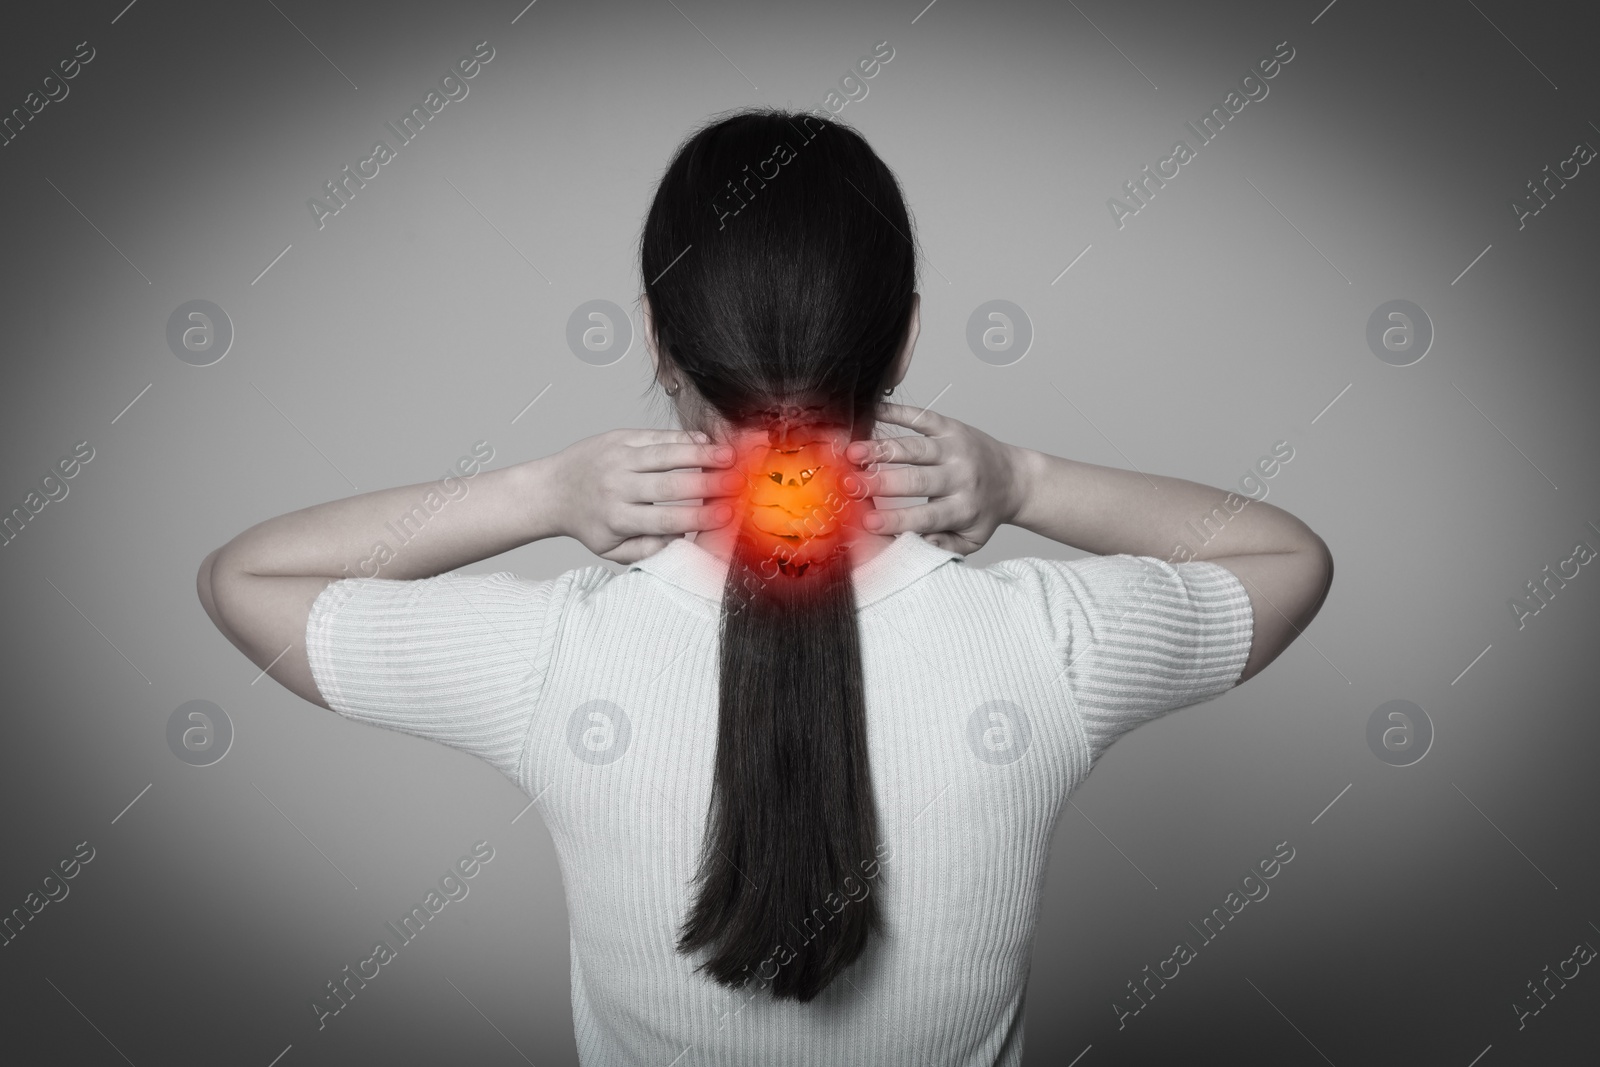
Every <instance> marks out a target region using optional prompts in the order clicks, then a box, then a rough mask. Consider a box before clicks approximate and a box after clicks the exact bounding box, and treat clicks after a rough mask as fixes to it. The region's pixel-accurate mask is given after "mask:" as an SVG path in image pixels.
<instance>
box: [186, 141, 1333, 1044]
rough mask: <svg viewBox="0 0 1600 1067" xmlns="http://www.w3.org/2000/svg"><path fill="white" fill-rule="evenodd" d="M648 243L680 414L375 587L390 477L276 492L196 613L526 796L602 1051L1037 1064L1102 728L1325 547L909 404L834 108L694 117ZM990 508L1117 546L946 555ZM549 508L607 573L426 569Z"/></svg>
mask: <svg viewBox="0 0 1600 1067" xmlns="http://www.w3.org/2000/svg"><path fill="white" fill-rule="evenodd" d="M641 253H642V256H641V260H642V261H641V268H642V270H641V273H642V278H643V281H644V289H645V293H644V297H645V304H644V312H645V319H646V326H647V328H646V336H647V339H648V341H649V346H650V353H651V357H652V361H653V364H654V367H655V372H656V376H657V380H658V381H659V382H660V383H661V384H662V386H663V389H664V391H665V393H666V394H667V395H668V396H669V397H671V398H672V401H673V403H674V407H675V409H676V410H675V414H676V417H677V419H678V420H679V421H680V423H681V424H682V425H683V426H684V427H685V431H683V432H675V431H612V432H610V433H607V434H602V435H598V436H597V437H594V438H589V439H586V440H585V441H581V442H578V443H577V444H575V445H573V446H572V447H571V448H569V449H566V450H564V451H563V452H562V453H559V454H558V455H557V456H554V457H547V458H545V459H543V460H535V461H529V462H528V463H526V464H519V465H515V466H513V467H509V468H505V469H504V470H503V471H494V472H486V473H485V474H484V475H480V477H481V478H484V479H485V481H484V482H482V483H480V485H479V487H478V488H476V489H475V490H474V493H473V494H472V496H470V497H468V498H466V499H464V500H463V501H462V502H461V504H460V505H458V506H457V508H456V509H455V511H454V512H453V513H450V514H449V515H448V516H447V515H446V514H445V513H441V515H440V516H439V518H438V519H436V520H435V521H436V522H438V523H440V525H445V524H446V523H448V526H447V527H446V529H445V530H444V531H443V533H441V534H440V535H439V536H438V537H437V538H436V539H435V540H433V541H431V542H430V544H432V545H433V546H434V547H433V548H432V549H430V550H427V551H424V552H420V553H417V554H415V555H412V556H410V557H408V558H407V559H406V560H404V561H400V566H398V567H396V568H394V569H392V570H391V572H390V573H389V575H388V576H385V577H364V578H340V577H338V571H336V570H332V569H331V568H332V566H333V564H332V561H335V560H338V559H342V558H349V555H348V554H343V553H345V549H346V547H347V546H348V545H349V544H359V543H360V542H361V538H362V536H363V534H364V532H365V531H364V527H363V523H367V522H370V521H372V518H371V517H373V516H378V515H383V514H388V512H386V511H384V510H383V508H382V507H381V506H378V505H380V504H381V503H382V500H381V498H382V497H383V496H384V494H383V493H379V494H365V495H364V496H363V497H356V498H351V499H350V500H348V501H336V502H333V503H331V504H325V505H319V506H318V507H316V508H310V509H306V510H304V511H302V512H297V513H295V514H294V515H292V516H285V517H282V518H280V519H275V520H271V521H269V522H268V523H263V524H260V525H259V526H257V527H254V528H252V530H250V531H246V533H244V534H241V535H240V537H239V538H236V539H235V540H234V541H233V542H230V544H229V545H227V546H224V548H223V549H220V550H218V552H216V553H213V554H212V556H210V557H208V558H207V560H206V561H205V563H204V564H203V565H202V569H201V580H200V594H201V599H202V602H203V603H205V604H206V607H207V610H208V612H210V613H211V614H212V617H213V618H214V619H216V620H217V621H218V625H219V627H221V628H222V629H223V631H224V633H225V634H227V635H228V636H229V637H230V639H232V640H233V641H234V642H235V644H237V645H239V647H240V648H242V649H244V650H245V651H246V653H247V654H248V655H250V656H251V658H252V659H256V660H257V662H259V663H262V664H266V663H267V661H268V660H269V659H271V657H272V656H273V655H278V656H279V657H280V659H279V660H273V661H272V662H273V674H274V676H275V677H277V678H278V679H279V681H281V682H283V684H285V685H286V686H288V687H290V688H291V689H293V690H295V691H296V692H298V693H300V694H301V695H302V696H305V697H306V698H307V699H308V700H312V701H313V702H315V703H318V704H321V705H322V706H324V707H329V708H331V709H332V710H335V711H337V712H339V713H340V714H343V715H345V716H347V717H349V718H352V719H355V720H357V721H361V722H367V723H371V724H375V725H380V726H385V727H388V728H392V729H397V730H402V731H405V732H408V733H412V734H416V735H418V736H422V737H427V738H431V739H434V740H437V741H440V742H442V743H444V744H448V745H452V746H454V747H457V748H460V749H463V750H465V751H468V752H470V753H473V754H474V755H477V756H479V757H480V758H482V759H484V760H486V761H487V762H489V763H491V764H492V765H493V766H495V767H496V768H497V769H499V770H500V771H501V772H502V773H504V774H505V775H507V776H508V777H509V778H510V779H511V780H512V781H513V782H515V783H516V785H517V786H518V787H519V788H520V789H521V790H523V791H524V792H525V793H527V795H528V796H529V797H530V798H532V805H533V806H534V807H536V808H537V810H538V811H539V812H540V814H541V815H542V817H543V818H544V820H545V823H546V825H547V826H548V828H549V830H550V833H551V836H552V839H553V840H554V842H555V846H556V849H557V853H558V855H559V858H560V862H561V869H562V878H563V883H564V885H565V887H566V895H567V904H568V910H569V914H570V918H571V925H572V990H573V1012H574V1022H575V1026H576V1029H577V1043H578V1049H579V1055H580V1058H581V1059H582V1061H583V1062H584V1063H585V1064H624V1063H627V1064H632V1063H659V1064H663V1065H666V1064H676V1063H684V1064H688V1063H707V1064H710V1063H715V1064H749V1063H762V1064H796V1065H800V1064H807V1065H810V1064H817V1063H829V1064H837V1063H860V1064H900V1063H904V1064H924V1063H937V1064H973V1065H980V1064H982V1065H987V1064H1015V1063H1018V1062H1020V1059H1021V1054H1022V1044H1023V1041H1022V1039H1023V1004H1024V994H1025V990H1026V983H1027V973H1028V963H1029V958H1030V955H1031V951H1032V942H1033V933H1034V927H1035V922H1036V919H1037V917H1038V914H1039V905H1040V899H1041V896H1040V895H1041V890H1042V888H1043V878H1044V872H1045V868H1046V861H1047V853H1048V847H1049V842H1050V839H1051V835H1052V831H1053V828H1054V825H1055V821H1056V819H1057V818H1058V816H1059V815H1060V813H1061V811H1062V809H1063V807H1064V805H1065V803H1066V799H1067V797H1068V796H1069V795H1070V794H1071V793H1072V791H1073V789H1075V788H1076V787H1077V786H1078V784H1080V783H1081V782H1082V781H1083V779H1084V778H1085V776H1087V775H1088V773H1089V771H1090V768H1091V767H1092V766H1093V765H1094V763H1095V761H1096V760H1097V759H1098V758H1099V756H1100V755H1101V754H1102V753H1103V752H1104V751H1105V750H1106V748H1107V747H1108V746H1109V745H1110V744H1111V743H1112V742H1113V741H1114V740H1115V739H1116V738H1117V737H1118V736H1120V735H1121V734H1122V733H1124V732H1126V731H1127V730H1128V729H1131V728H1132V727H1133V726H1135V725H1137V724H1138V723H1140V722H1143V721H1147V720H1149V719H1151V718H1153V717H1155V716H1158V715H1160V714H1163V713H1165V712H1168V711H1171V710H1173V709H1176V708H1179V707H1183V706H1185V705H1189V704H1193V703H1196V702H1198V701H1202V700H1206V699H1209V698H1211V697H1214V696H1216V695H1218V694H1220V693H1222V692H1224V691H1226V690H1227V689H1229V688H1231V687H1232V686H1234V685H1236V684H1238V683H1239V682H1240V681H1242V680H1244V679H1245V678H1247V677H1250V676H1251V675H1253V674H1254V673H1255V672H1257V671H1259V670H1260V669H1261V668H1262V667H1264V666H1265V665H1266V664H1267V663H1269V662H1270V661H1271V660H1272V659H1273V658H1274V657H1276V656H1277V655H1278V653H1279V652H1281V651H1282V649H1283V648H1284V647H1285V646H1286V645H1287V644H1288V643H1289V642H1290V641H1292V640H1293V638H1294V636H1295V635H1296V634H1297V633H1298V632H1299V630H1300V629H1301V628H1303V627H1304V626H1305V625H1306V624H1307V623H1309V621H1310V619H1311V617H1312V616H1313V615H1314V614H1315V613H1316V611H1317V609H1318V607H1319V606H1320V604H1321V601H1322V599H1323V597H1324V596H1325V595H1326V592H1327V589H1328V585H1329V582H1330V581H1331V558H1330V557H1329V555H1328V552H1327V549H1326V546H1324V545H1323V544H1322V542H1321V541H1320V539H1318V538H1317V537H1316V535H1315V534H1313V533H1311V531H1310V530H1308V529H1306V528H1305V527H1304V525H1303V524H1302V523H1300V522H1299V521H1298V520H1296V519H1294V518H1293V516H1290V515H1288V514H1287V513H1285V512H1283V511H1281V510H1279V509H1277V508H1273V507H1270V506H1268V505H1266V504H1263V503H1256V502H1249V503H1250V507H1248V508H1246V507H1244V504H1245V503H1247V502H1244V501H1241V502H1240V504H1239V506H1238V507H1235V506H1233V504H1232V503H1231V501H1232V500H1236V499H1239V498H1235V497H1232V496H1231V495H1229V494H1223V493H1222V492H1221V491H1220V490H1214V489H1210V488H1208V487H1205V486H1200V485H1196V484H1195V483H1192V482H1185V481H1181V480H1179V479H1172V478H1162V477H1159V476H1147V475H1143V474H1138V473H1135V472H1129V471H1119V470H1114V469H1111V468H1105V467H1097V466H1093V465H1089V464H1082V463H1076V462H1073V461H1071V460H1066V459H1060V458H1058V457H1053V456H1048V455H1045V454H1043V453H1039V452H1035V451H1032V450H1028V449H1022V448H1018V447H1016V446H1013V445H1006V444H1002V443H1001V442H999V441H997V440H995V439H994V438H993V437H990V436H989V435H988V434H985V433H983V432H982V431H980V430H977V429H975V428H973V427H969V426H965V425H964V424H962V423H960V422H958V421H956V420H954V419H949V418H946V417H943V416H939V415H937V414H934V413H932V412H913V411H910V410H909V409H905V408H902V407H900V406H899V405H893V404H889V403H888V402H887V401H886V400H885V399H884V397H885V396H887V395H889V394H891V393H892V392H893V389H894V387H895V386H896V385H897V384H898V383H899V382H900V381H901V379H902V378H903V377H904V375H905V373H906V369H907V367H908V365H909V361H910V359H911V356H912V353H913V351H914V346H915V342H916V339H917V334H918V330H919V299H918V297H917V294H916V270H915V266H916V257H915V247H914V244H913V239H912V225H911V220H910V216H909V213H908V212H907V210H906V207H905V203H904V199H903V197H902V195H901V192H900V189H899V187H898V184H897V182H896V181H895V179H894V177H893V175H892V174H891V173H890V172H889V170H888V168H887V167H886V166H885V165H884V164H883V163H882V161H881V160H879V159H878V157H877V156H876V155H875V154H874V153H873V152H872V150H871V149H870V147H869V146H867V144H866V142H865V141H863V140H862V139H861V138H860V137H859V135H857V134H856V133H854V132H853V131H851V130H849V129H848V128H847V127H844V126H841V125H839V124H837V123H823V122H820V121H818V120H817V119H816V118H815V117H813V116H809V115H798V114H789V113H785V112H778V111H753V112H744V113H740V114H736V115H734V116H732V117H730V118H726V119H723V120H721V121H718V122H714V123H711V124H708V125H707V126H706V127H704V128H702V129H701V130H699V131H697V132H696V133H695V134H694V135H693V136H691V137H690V138H689V139H688V140H686V141H685V142H684V144H683V145H682V146H681V147H680V149H679V151H678V152H677V154H676V155H675V157H674V159H673V160H672V162H671V164H670V165H669V167H668V168H667V171H666V173H665V174H664V176H663V178H662V180H661V183H660V185H659V187H658V189H657V193H656V197H655V200H654V202H653V204H652V207H651V210H650V214H649V217H648V218H647V220H646V223H645V227H644V234H643V239H642V242H641ZM880 423H898V424H900V425H902V426H905V427H908V428H911V429H914V430H916V431H918V432H917V433H915V434H911V435H906V436H901V437H897V438H893V439H890V440H873V438H874V434H875V432H876V431H877V428H878V425H879V424H880ZM885 464H894V465H895V466H885ZM385 492H386V493H402V492H404V490H390V491H385ZM374 497H377V498H380V499H379V500H377V501H374V500H373V499H372V498H374ZM874 497H926V498H927V499H928V502H927V503H926V504H921V505H917V506H915V507H910V508H901V509H887V510H885V509H878V508H877V507H876V506H875V504H874ZM688 500H698V501H702V502H703V503H700V504H697V505H683V504H681V503H680V504H679V506H665V505H668V504H672V503H675V502H682V501H688ZM1218 507H1224V508H1226V515H1227V520H1228V521H1227V522H1226V523H1225V525H1223V526H1222V527H1221V532H1220V533H1219V534H1217V535H1216V536H1214V537H1212V538H1210V539H1208V540H1207V541H1206V542H1205V543H1204V544H1203V545H1201V546H1198V547H1192V546H1189V545H1186V544H1183V543H1182V540H1181V538H1182V537H1183V536H1187V535H1185V534H1183V533H1182V532H1181V531H1182V530H1183V529H1184V527H1183V524H1184V523H1185V522H1186V521H1188V520H1191V519H1193V518H1194V517H1195V516H1196V515H1197V514H1199V515H1209V514H1210V513H1211V512H1212V510H1213V509H1215V508H1218ZM1003 523H1013V524H1015V525H1019V526H1022V527H1024V528H1026V529H1030V530H1033V531H1034V532H1036V533H1039V534H1041V535H1043V536H1045V537H1049V538H1051V539H1053V540H1057V541H1060V542H1062V543H1064V544H1068V545H1072V546H1075V547H1078V548H1080V549H1084V550H1085V551H1088V552H1091V553H1095V555H1093V556H1091V557H1089V558H1086V559H1083V560H1078V561H1074V562H1062V561H1056V560H1046V559H1032V558H1030V559H1017V560H1008V561H1005V562H1002V563H998V564H995V565H993V566H990V567H976V566H972V565H969V564H968V563H966V562H965V555H966V554H967V553H969V552H971V551H973V550H975V549H976V548H978V547H980V546H981V545H982V544H983V543H984V542H985V541H986V540H987V539H988V537H989V536H990V534H992V533H993V531H994V530H995V528H996V527H998V526H999V525H1001V524H1003ZM553 535H568V536H573V537H575V538H578V539H579V540H580V541H582V542H583V543H584V544H585V545H587V546H588V547H590V548H591V549H593V550H594V551H595V552H596V553H597V554H600V555H602V556H604V557H605V558H608V559H612V560H615V561H617V562H621V563H625V564H627V565H628V566H627V569H626V570H624V571H622V572H620V573H615V572H613V571H612V570H610V569H608V568H606V567H603V566H598V565H597V566H592V567H588V568H584V569H581V570H576V571H569V572H567V573H565V574H562V575H560V576H559V577H556V578H552V579H547V580H543V581H531V580H527V579H523V578H519V577H517V576H515V575H513V574H510V573H508V572H496V573H492V574H487V575H461V574H452V573H446V572H448V571H451V570H453V569H454V568H456V567H459V566H462V565H464V564H466V563H470V562H474V561H476V560H479V559H483V558H487V557H489V556H493V555H495V554H498V553H499V552H503V551H505V550H506V549H507V548H511V547H515V546H516V545H517V544H523V543H527V542H528V541H530V540H534V539H536V538H538V537H543V536H553ZM296 626H298V627H299V631H298V633H299V635H303V645H302V646H301V647H300V649H299V650H298V651H297V652H296V653H295V654H294V655H286V654H284V653H282V652H281V651H279V650H280V649H281V648H282V644H281V643H280V638H283V637H285V635H289V641H288V642H287V643H288V644H289V645H290V646H291V648H293V647H294V637H295V636H296V634H295V629H294V628H295V627H296ZM269 649H270V650H271V651H269Z"/></svg>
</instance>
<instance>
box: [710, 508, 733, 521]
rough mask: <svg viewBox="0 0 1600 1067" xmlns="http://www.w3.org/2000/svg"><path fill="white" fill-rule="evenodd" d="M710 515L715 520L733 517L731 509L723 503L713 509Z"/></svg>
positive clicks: (725, 519)
mask: <svg viewBox="0 0 1600 1067" xmlns="http://www.w3.org/2000/svg"><path fill="white" fill-rule="evenodd" d="M711 517H712V519H714V520H715V521H717V522H727V521H728V520H729V519H731V518H733V509H732V508H730V507H728V506H727V505H726V504H724V505H722V506H720V507H718V508H717V509H716V510H715V511H713V512H712V513H711Z"/></svg>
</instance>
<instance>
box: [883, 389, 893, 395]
mask: <svg viewBox="0 0 1600 1067" xmlns="http://www.w3.org/2000/svg"><path fill="white" fill-rule="evenodd" d="M883 395H884V396H893V395H894V390H893V389H885V390H884V391H883Z"/></svg>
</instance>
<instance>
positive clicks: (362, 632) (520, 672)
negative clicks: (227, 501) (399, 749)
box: [306, 571, 557, 781]
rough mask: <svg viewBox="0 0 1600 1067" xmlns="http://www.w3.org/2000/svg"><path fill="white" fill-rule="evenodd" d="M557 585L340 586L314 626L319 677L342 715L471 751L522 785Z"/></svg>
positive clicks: (470, 578) (318, 606) (311, 621)
mask: <svg viewBox="0 0 1600 1067" xmlns="http://www.w3.org/2000/svg"><path fill="white" fill-rule="evenodd" d="M556 584H557V580H556V579H551V580H549V581H542V582H529V581H525V580H523V579H521V578H518V577H517V576H516V575H514V574H511V573H509V572H504V571H502V572H498V573H495V574H454V573H452V574H443V575H439V576H438V577H434V578H423V579H417V580H414V581H401V580H397V579H392V578H344V579H340V580H338V581H335V582H333V583H331V584H330V585H328V587H327V588H326V589H324V590H323V591H322V592H321V593H320V594H319V595H318V596H317V599H316V601H315V602H314V603H313V604H312V606H311V613H310V615H309V616H308V617H307V619H306V655H307V659H308V660H309V662H310V665H311V676H312V679H313V680H314V681H315V682H316V683H317V688H318V689H319V690H320V691H321V692H322V695H323V698H324V699H325V700H326V701H327V702H328V705H329V706H330V707H331V708H332V709H333V710H334V711H336V712H338V713H339V714H340V715H343V716H345V717H346V718H348V719H353V720H355V721H356V722H363V723H369V724H371V725H374V726H382V727H385V728H387V729H391V730H398V731H401V732H402V733H408V734H413V735H415V736H417V737H425V738H428V739H429V740H432V741H438V742H440V743H442V744H446V745H450V746H451V747H453V748H459V749H461V750H462V751H464V752H469V753H471V754H472V755H474V756H477V757H479V758H480V759H483V760H485V761H486V762H488V763H490V764H492V765H493V766H494V767H495V768H496V769H498V770H499V771H500V772H501V773H502V774H505V775H506V776H507V777H508V778H510V779H511V780H512V781H516V780H517V774H518V772H519V769H520V763H521V756H522V749H523V743H524V741H525V740H526V738H527V736H528V728H529V725H530V724H531V722H532V716H533V714H534V710H535V708H536V706H537V704H538V700H539V693H540V689H541V687H542V684H543V680H544V676H545V672H546V669H547V667H548V665H549V658H550V650H551V645H552V643H553V627H552V626H550V625H549V623H550V622H551V621H552V616H553V611H554V607H555V605H554V603H553V602H554V600H555V596H554V590H555V587H556Z"/></svg>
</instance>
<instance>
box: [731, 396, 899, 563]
mask: <svg viewBox="0 0 1600 1067" xmlns="http://www.w3.org/2000/svg"><path fill="white" fill-rule="evenodd" d="M741 436H742V438H743V440H742V441H740V442H736V443H735V444H734V448H735V451H736V454H737V456H738V458H737V459H736V460H735V463H734V470H736V471H737V472H739V473H740V474H742V475H743V476H744V481H745V485H744V488H743V489H741V490H739V491H738V492H737V493H736V494H735V497H734V499H733V501H731V503H732V506H733V508H734V521H735V522H737V524H738V528H739V536H740V538H741V539H743V540H745V541H746V542H747V543H748V548H749V550H750V554H751V555H753V556H754V557H755V558H757V559H759V560H761V561H763V563H764V564H766V566H765V570H766V571H767V572H771V573H772V574H773V576H776V575H778V574H782V575H788V576H791V577H798V576H800V575H801V574H804V573H805V572H807V571H808V570H812V569H814V568H813V565H820V564H826V563H829V562H832V561H834V560H836V559H838V558H839V557H840V556H842V555H843V553H844V551H845V546H846V545H847V544H848V543H849V541H850V540H851V537H852V533H853V531H857V530H860V529H861V521H860V520H861V516H862V514H863V513H864V511H865V510H866V508H867V507H868V506H869V505H868V503H867V495H868V493H867V486H866V483H865V482H864V481H863V480H862V478H861V477H860V469H859V468H858V467H856V465H855V464H853V463H851V462H850V461H849V460H847V459H846V458H845V456H844V449H845V446H847V445H848V444H849V443H850V442H849V435H848V434H847V433H846V432H845V431H844V430H843V428H837V427H829V428H823V427H817V428H811V427H792V426H791V427H789V428H788V430H787V433H786V434H784V433H775V434H769V433H768V432H767V431H765V430H760V431H749V432H748V433H747V434H744V435H741ZM775 442H776V443H775Z"/></svg>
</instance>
